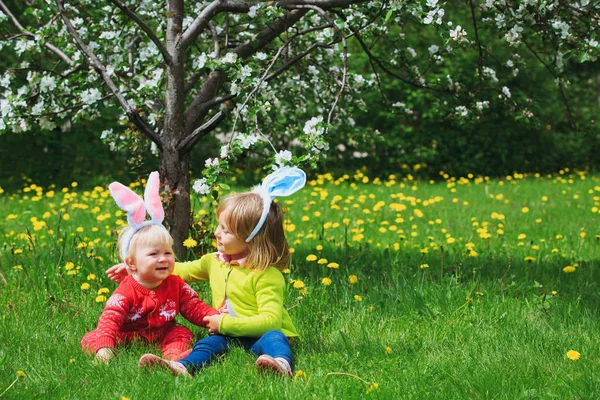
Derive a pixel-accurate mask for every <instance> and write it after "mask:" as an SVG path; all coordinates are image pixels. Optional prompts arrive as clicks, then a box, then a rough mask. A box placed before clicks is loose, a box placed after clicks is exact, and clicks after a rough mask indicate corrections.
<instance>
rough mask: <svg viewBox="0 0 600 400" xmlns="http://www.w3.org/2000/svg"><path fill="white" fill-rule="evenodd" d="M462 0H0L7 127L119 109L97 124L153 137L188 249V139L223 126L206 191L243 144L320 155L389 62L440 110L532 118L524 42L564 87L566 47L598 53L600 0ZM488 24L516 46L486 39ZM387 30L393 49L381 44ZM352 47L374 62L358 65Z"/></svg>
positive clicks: (272, 161)
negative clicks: (464, 71)
mask: <svg viewBox="0 0 600 400" xmlns="http://www.w3.org/2000/svg"><path fill="white" fill-rule="evenodd" d="M462 3H463V4H460V7H459V8H460V10H462V11H461V12H460V13H458V14H457V18H459V19H460V20H459V21H454V20H452V19H451V16H450V13H449V12H448V13H447V12H446V10H447V9H448V10H450V9H451V8H452V7H450V5H447V6H446V5H445V4H446V2H439V1H438V0H427V1H416V0H407V1H400V0H390V1H375V0H373V1H367V0H279V1H277V0H275V1H245V2H239V1H233V0H211V1H187V2H185V1H183V0H168V1H166V2H165V1H156V0H142V1H140V0H135V1H134V0H78V1H65V0H27V1H12V2H10V1H7V0H6V1H0V20H1V21H2V32H3V36H2V38H1V39H0V49H2V52H3V55H4V54H6V57H4V56H3V58H5V61H6V63H11V65H10V67H8V68H4V70H3V71H2V76H1V79H0V86H1V87H2V88H3V89H2V90H3V91H2V93H0V132H3V131H7V130H12V131H13V132H26V131H29V130H32V129H34V128H35V129H36V130H38V129H59V128H61V127H64V126H65V125H66V124H67V123H69V124H72V123H76V122H77V121H78V120H83V119H93V118H96V117H98V116H99V115H100V114H101V113H105V114H110V113H111V112H114V111H115V110H119V113H118V117H117V119H118V121H119V123H120V126H121V129H114V128H113V129H106V130H104V131H103V132H101V135H102V137H103V139H104V140H106V141H107V142H109V143H110V144H111V145H112V146H128V145H131V143H132V141H139V140H140V138H141V137H146V138H148V139H149V141H150V143H151V146H152V148H151V149H148V151H156V152H158V153H159V154H160V172H161V180H162V181H163V182H164V183H165V184H166V188H167V190H166V193H168V194H169V196H168V199H167V210H166V211H167V213H166V220H167V222H168V224H169V225H170V228H171V232H172V234H173V236H174V238H175V242H176V251H177V252H178V254H181V252H182V249H183V248H182V242H183V239H185V238H186V237H187V235H188V228H189V225H190V190H191V188H192V186H191V182H190V175H189V157H190V150H191V149H192V148H194V146H196V145H198V144H199V143H201V139H202V138H203V137H206V136H207V135H209V134H211V133H215V132H217V131H220V137H221V140H222V142H223V147H222V148H221V151H220V154H215V155H214V157H211V158H210V159H208V160H207V161H206V170H205V172H204V177H202V178H201V179H199V180H197V181H196V182H195V183H194V185H193V189H194V190H195V191H197V192H198V193H202V194H205V193H208V192H209V191H210V190H211V187H212V186H213V185H214V184H215V182H216V180H217V177H218V176H219V174H220V173H221V172H222V171H226V170H228V169H229V168H230V166H231V165H232V164H231V163H232V162H234V161H235V160H236V158H237V157H238V156H239V155H240V154H242V153H244V152H254V153H255V154H259V155H261V156H263V157H264V158H265V165H273V166H274V167H275V168H276V167H277V166H278V165H284V164H303V163H314V162H316V161H317V160H318V158H319V157H321V156H322V155H323V154H325V153H326V152H327V150H328V149H329V145H328V140H329V139H328V138H329V136H333V134H334V133H335V135H337V136H339V135H341V134H342V132H352V125H353V119H352V112H355V111H353V110H356V109H357V107H359V108H360V107H364V106H365V104H362V103H361V99H360V91H361V90H362V88H364V87H369V86H370V87H374V86H377V85H379V84H380V82H381V80H382V76H383V75H387V76H390V77H392V78H393V79H396V80H398V81H400V82H402V83H403V84H404V85H407V86H410V87H414V89H415V91H417V90H422V91H424V92H428V93H434V94H435V95H436V98H437V99H439V103H438V105H439V111H438V112H439V114H440V118H443V117H444V116H447V115H450V114H452V115H455V116H457V117H461V118H464V117H467V116H469V115H477V114H479V113H482V112H485V109H486V107H488V106H489V104H490V102H491V101H499V102H502V103H504V104H506V106H507V107H511V108H513V109H514V110H515V111H516V112H517V114H519V115H520V116H522V117H525V118H530V117H531V116H532V113H531V111H529V110H528V108H527V101H528V99H527V96H526V94H523V93H519V92H518V88H510V87H508V86H507V85H506V83H505V82H503V81H502V80H501V79H499V76H498V75H499V74H498V73H497V68H498V66H500V68H503V69H504V70H510V71H512V73H518V68H519V65H521V64H522V59H521V57H520V56H519V52H520V51H525V52H528V54H534V55H535V56H536V57H537V58H538V59H539V62H541V63H543V64H544V65H547V67H548V71H550V72H551V73H552V74H554V75H555V77H556V80H557V85H558V87H559V88H561V87H562V86H564V85H565V84H566V83H567V81H566V80H565V79H564V77H563V74H562V72H563V66H564V63H565V59H566V58H568V55H577V57H578V60H579V61H587V60H594V59H595V58H596V57H597V55H598V42H597V41H596V38H597V31H598V25H599V24H598V22H599V21H598V8H599V6H598V3H597V2H590V1H589V0H581V1H574V2H559V1H550V0H527V1H521V2H516V1H507V0H485V1H483V0H467V1H464V2H462ZM448 7H450V8H448ZM454 9H457V6H454ZM465 10H467V12H465ZM408 27H411V28H410V29H409V28H408ZM415 27H417V28H418V27H421V28H422V29H428V30H430V31H434V32H436V35H437V36H436V37H437V39H436V42H435V43H422V44H421V48H422V49H426V50H425V52H426V54H427V57H426V58H425V59H424V60H422V61H419V62H417V60H415V59H414V58H415V55H416V52H417V50H415V49H414V48H413V47H410V46H407V45H406V44H404V45H403V42H402V40H401V39H402V38H404V37H405V36H406V35H408V34H412V35H414V34H418V33H417V32H418V31H417V30H416V28H415ZM490 35H496V36H500V37H502V38H503V40H504V43H505V48H508V49H510V51H503V52H498V51H495V50H493V49H490V48H489V47H487V45H486V42H485V38H486V36H490ZM381 43H393V44H394V46H395V50H394V51H393V53H392V54H389V53H386V54H380V53H378V50H380V49H381V48H384V47H382V46H380V44H381ZM349 48H352V50H353V51H357V52H361V53H362V54H364V55H366V57H368V59H369V62H370V64H371V66H372V71H370V72H367V73H366V74H364V76H363V74H357V73H352V71H350V70H349V68H348V57H349V55H350V54H349V50H348V49H349ZM542 49H543V52H542V51H541V50H542ZM419 50H420V49H419ZM464 52H474V54H476V55H477V56H476V59H477V65H475V66H473V70H474V71H475V74H476V75H477V77H478V79H477V82H476V84H474V85H472V84H469V85H467V84H465V83H464V82H463V81H462V80H461V77H460V75H452V74H451V73H448V68H449V66H451V61H452V60H457V59H458V60H460V59H461V57H462V54H463V53H464ZM363 73H364V72H363ZM442 78H443V79H442ZM515 94H517V95H515ZM393 106H395V107H397V108H399V109H401V110H402V112H406V113H410V112H411V110H410V107H409V106H407V104H406V103H405V102H402V101H401V102H396V103H394V104H393ZM448 110H450V111H448ZM341 124H345V126H346V129H344V130H341V129H337V128H336V127H339V126H341ZM224 128H226V129H224ZM99 134H100V132H99Z"/></svg>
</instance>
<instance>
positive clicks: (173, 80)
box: [160, 0, 191, 259]
mask: <svg viewBox="0 0 600 400" xmlns="http://www.w3.org/2000/svg"><path fill="white" fill-rule="evenodd" d="M167 5H168V13H167V15H168V22H167V32H166V33H167V51H168V53H169V55H170V56H171V60H170V62H168V63H167V65H166V79H167V90H166V93H165V124H164V129H163V132H162V138H161V139H162V140H161V144H162V149H161V153H160V173H161V176H162V177H163V183H164V184H165V185H166V187H167V189H168V190H169V193H170V196H168V197H167V199H166V209H165V218H166V222H167V225H168V227H169V230H170V232H171V235H172V236H173V241H174V243H173V250H174V251H175V254H176V255H177V257H178V258H179V259H183V257H184V255H185V251H184V250H185V248H184V247H183V241H184V240H185V239H186V238H187V236H188V233H189V226H190V222H191V216H190V209H191V207H190V175H189V155H188V154H185V155H182V154H181V153H180V152H179V151H178V150H177V145H178V144H179V142H181V140H182V138H183V136H184V129H185V114H184V96H185V90H184V89H185V74H184V54H183V53H184V52H183V51H182V49H181V46H180V44H181V40H180V39H181V26H182V22H183V1H182V0H169V1H168V4H167Z"/></svg>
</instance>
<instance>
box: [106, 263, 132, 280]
mask: <svg viewBox="0 0 600 400" xmlns="http://www.w3.org/2000/svg"><path fill="white" fill-rule="evenodd" d="M106 275H107V276H108V277H109V278H110V279H112V280H113V281H114V282H117V283H119V282H121V281H122V280H123V279H125V278H127V275H129V272H127V265H125V263H121V264H117V265H113V266H112V267H110V268H109V269H107V270H106Z"/></svg>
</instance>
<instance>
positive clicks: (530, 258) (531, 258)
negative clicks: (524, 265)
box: [524, 256, 535, 263]
mask: <svg viewBox="0 0 600 400" xmlns="http://www.w3.org/2000/svg"><path fill="white" fill-rule="evenodd" d="M524 260H525V261H527V262H528V263H531V262H534V261H535V258H534V257H531V256H527V257H525V258H524Z"/></svg>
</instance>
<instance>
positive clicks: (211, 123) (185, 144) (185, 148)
mask: <svg viewBox="0 0 600 400" xmlns="http://www.w3.org/2000/svg"><path fill="white" fill-rule="evenodd" d="M226 116H227V114H226V113H225V112H223V111H219V112H218V113H216V114H215V115H214V116H213V117H212V118H211V119H210V120H208V121H207V122H206V123H205V124H203V125H202V126H200V127H198V128H197V129H195V130H194V131H193V132H192V133H191V134H189V135H188V136H187V137H186V138H185V139H184V140H182V141H181V142H180V143H179V144H178V145H177V151H179V154H181V155H183V154H187V153H189V152H190V150H192V148H193V147H194V145H195V144H196V143H197V142H198V140H199V139H200V138H201V137H203V136H205V135H207V134H208V133H209V132H210V131H212V130H213V129H214V128H215V127H216V126H217V125H219V124H220V123H221V121H223V120H224V119H225V117H226Z"/></svg>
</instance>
